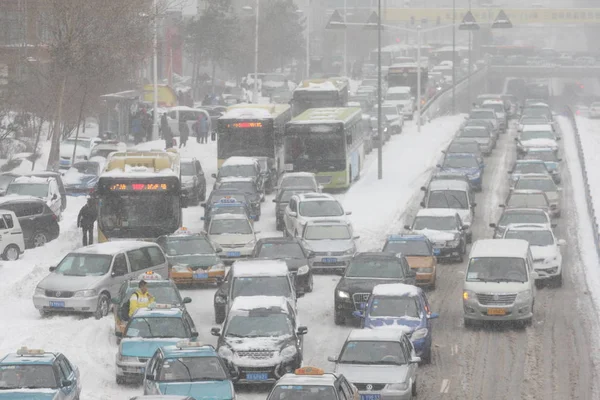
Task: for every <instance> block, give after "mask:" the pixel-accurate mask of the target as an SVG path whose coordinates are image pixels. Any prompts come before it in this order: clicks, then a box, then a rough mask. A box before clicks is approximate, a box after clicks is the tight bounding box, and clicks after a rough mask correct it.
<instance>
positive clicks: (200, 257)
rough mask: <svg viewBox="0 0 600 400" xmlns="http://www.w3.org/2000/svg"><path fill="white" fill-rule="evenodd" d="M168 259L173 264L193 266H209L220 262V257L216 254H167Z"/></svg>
mask: <svg viewBox="0 0 600 400" xmlns="http://www.w3.org/2000/svg"><path fill="white" fill-rule="evenodd" d="M167 259H168V260H169V263H170V264H171V265H186V266H188V267H191V268H208V267H212V266H213V265H215V264H218V263H219V257H218V256H216V255H214V254H184V255H179V256H169V255H167Z"/></svg>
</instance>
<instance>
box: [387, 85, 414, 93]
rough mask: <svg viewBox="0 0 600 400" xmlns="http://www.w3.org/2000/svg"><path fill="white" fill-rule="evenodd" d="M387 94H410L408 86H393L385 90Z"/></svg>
mask: <svg viewBox="0 0 600 400" xmlns="http://www.w3.org/2000/svg"><path fill="white" fill-rule="evenodd" d="M387 93H410V86H393V87H391V88H389V89H388V90H387Z"/></svg>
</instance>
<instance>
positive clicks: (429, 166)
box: [343, 115, 464, 250]
mask: <svg viewBox="0 0 600 400" xmlns="http://www.w3.org/2000/svg"><path fill="white" fill-rule="evenodd" d="M463 121H464V116H461V115H458V116H451V117H442V118H438V119H436V120H434V121H432V122H431V123H429V124H427V125H425V126H423V127H422V129H421V133H418V132H417V129H416V126H414V125H410V126H408V125H407V126H405V128H404V132H403V133H402V134H401V135H400V136H395V137H393V138H392V140H391V141H390V142H389V143H387V144H386V145H385V147H384V148H383V179H381V180H378V179H377V162H376V160H374V162H373V163H371V164H370V166H369V167H368V168H367V169H366V170H365V171H363V172H362V176H361V178H360V180H359V181H358V182H356V183H355V184H354V185H353V186H352V187H351V188H350V189H349V190H348V192H347V193H346V195H345V196H344V200H343V203H344V209H346V210H347V211H351V212H352V217H351V218H352V222H353V224H354V229H355V232H356V234H357V235H360V236H361V238H360V240H359V243H360V248H361V250H367V249H369V250H370V249H378V248H381V246H382V244H383V239H384V238H385V236H386V235H388V234H391V233H394V232H397V231H398V229H399V228H398V226H397V225H398V220H399V218H400V216H401V215H402V213H403V212H404V210H405V209H406V206H407V205H408V204H409V203H410V201H411V200H412V199H413V197H414V196H415V195H416V193H417V192H418V191H419V188H420V187H421V186H423V185H424V184H425V183H426V182H427V179H428V178H429V176H430V174H431V172H432V171H433V168H434V167H435V164H436V163H437V162H438V160H439V159H440V158H441V155H442V154H441V151H442V150H443V149H445V148H446V147H447V145H448V143H449V142H450V141H451V140H452V138H453V137H454V135H455V133H456V131H457V130H458V128H459V127H460V124H461V123H462V122H463ZM423 136H428V137H429V138H430V140H423ZM376 151H377V150H376V149H375V150H374V152H375V153H374V156H375V157H376Z"/></svg>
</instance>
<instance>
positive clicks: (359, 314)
mask: <svg viewBox="0 0 600 400" xmlns="http://www.w3.org/2000/svg"><path fill="white" fill-rule="evenodd" d="M352 316H354V317H356V318H364V317H365V313H364V312H363V311H353V312H352Z"/></svg>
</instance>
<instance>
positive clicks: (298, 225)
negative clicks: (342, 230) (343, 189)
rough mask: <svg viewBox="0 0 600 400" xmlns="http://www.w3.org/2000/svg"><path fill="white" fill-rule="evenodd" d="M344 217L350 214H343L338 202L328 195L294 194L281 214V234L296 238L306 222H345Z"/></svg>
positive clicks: (300, 233)
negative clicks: (282, 225)
mask: <svg viewBox="0 0 600 400" xmlns="http://www.w3.org/2000/svg"><path fill="white" fill-rule="evenodd" d="M346 215H350V212H345V211H344V208H343V207H342V205H341V204H340V202H339V201H338V200H337V199H336V198H335V197H333V196H331V195H329V194H325V193H302V194H295V195H293V196H292V197H291V198H290V202H289V203H288V205H287V207H286V209H285V212H284V214H283V223H284V224H285V227H284V228H283V233H284V235H285V236H293V237H298V236H301V235H302V232H303V231H304V226H305V225H306V223H307V222H308V221H314V220H327V219H328V220H345V219H346Z"/></svg>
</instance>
